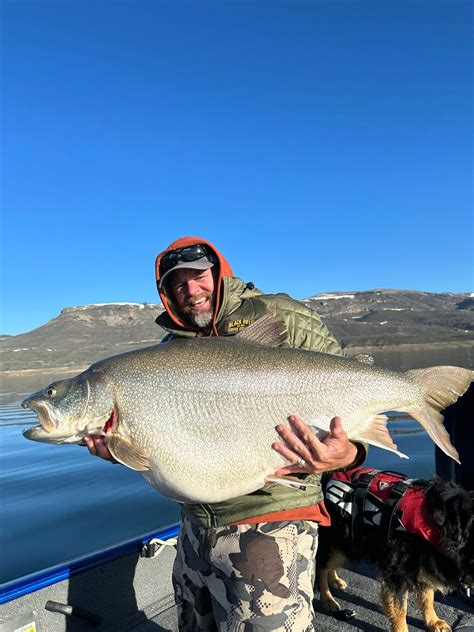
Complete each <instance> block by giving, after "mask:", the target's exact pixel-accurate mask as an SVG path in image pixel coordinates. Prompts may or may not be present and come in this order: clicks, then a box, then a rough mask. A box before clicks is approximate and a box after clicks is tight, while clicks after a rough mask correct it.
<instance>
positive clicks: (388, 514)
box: [380, 476, 410, 542]
mask: <svg viewBox="0 0 474 632" xmlns="http://www.w3.org/2000/svg"><path fill="white" fill-rule="evenodd" d="M409 487H410V481H407V477H406V476H404V478H403V479H401V480H399V481H398V483H395V484H394V485H392V488H391V490H390V496H389V497H388V498H387V500H386V501H385V503H384V510H383V511H382V517H381V520H380V528H381V533H382V534H385V537H386V541H387V542H388V541H389V540H390V536H391V532H392V523H393V518H394V516H395V514H396V512H397V508H398V505H399V503H400V500H401V499H402V498H403V496H404V495H405V493H406V491H407V489H408V488H409Z"/></svg>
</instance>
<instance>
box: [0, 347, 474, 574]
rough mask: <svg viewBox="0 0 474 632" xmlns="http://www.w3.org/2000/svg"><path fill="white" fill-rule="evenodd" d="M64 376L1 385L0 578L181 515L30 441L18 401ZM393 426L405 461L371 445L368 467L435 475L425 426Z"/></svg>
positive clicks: (131, 477)
mask: <svg viewBox="0 0 474 632" xmlns="http://www.w3.org/2000/svg"><path fill="white" fill-rule="evenodd" d="M471 353H472V352H471V351H470V350H468V349H465V350H462V351H459V350H458V351H457V352H456V353H451V354H446V352H443V354H442V356H441V357H440V355H439V354H437V353H433V352H428V353H418V354H416V353H411V354H404V355H403V357H398V356H396V355H395V357H394V356H393V355H392V354H390V353H389V354H388V356H387V355H385V356H384V355H383V354H382V353H381V354H380V355H379V356H378V357H376V361H377V364H379V365H381V366H390V367H392V368H397V366H400V367H402V368H403V369H407V368H413V367H421V366H428V365H429V364H433V365H434V364H457V365H458V366H466V367H469V368H472V367H473V366H474V358H473V357H472V355H471ZM60 377H64V376H59V375H52V374H49V375H46V376H44V377H37V376H35V377H22V378H8V379H7V378H3V379H2V384H1V387H0V457H1V462H2V469H1V472H0V479H1V480H0V489H1V498H0V529H1V565H0V566H1V570H0V583H3V582H5V581H9V580H11V579H15V578H17V577H21V576H23V575H26V574H29V573H32V572H34V571H37V570H41V569H43V568H46V567H49V566H52V565H54V564H59V563H61V562H64V561H67V560H69V559H72V558H75V557H77V556H79V555H82V554H86V553H90V552H91V551H94V550H97V549H101V548H103V547H105V546H108V545H112V544H119V543H121V542H123V541H124V540H128V539H129V538H131V537H136V536H140V535H141V534H143V533H146V532H149V531H153V530H159V529H160V528H162V527H165V526H168V525H171V524H173V523H176V522H177V521H178V520H179V508H178V506H177V504H176V503H174V502H172V501H170V500H168V499H166V498H164V497H163V496H161V495H160V494H159V493H158V492H156V491H155V490H154V489H152V488H151V487H150V486H149V485H148V484H147V483H146V482H145V481H144V480H143V478H142V477H141V475H140V474H138V473H137V472H133V471H131V470H129V469H128V468H125V467H122V466H120V465H111V464H110V463H107V462H105V461H102V460H100V459H95V458H91V457H90V455H89V453H88V452H87V450H86V449H85V448H80V447H78V446H55V445H47V444H41V443H35V442H33V441H26V440H25V439H24V438H23V436H22V430H23V429H24V428H26V427H28V426H30V425H36V423H37V422H36V418H35V416H34V415H33V413H32V412H31V411H29V410H23V409H22V408H20V406H19V403H20V402H21V400H22V399H23V398H24V397H25V396H26V395H28V394H29V393H31V392H33V391H35V390H38V389H39V388H41V387H43V386H45V385H46V384H48V383H49V382H51V381H53V380H55V379H59V378H60ZM390 417H391V421H390V425H389V428H390V432H391V434H392V436H393V437H394V440H395V442H396V443H397V444H398V447H399V449H400V450H401V451H402V452H404V453H406V454H408V455H409V456H410V459H409V460H406V459H403V460H402V459H400V458H398V457H397V456H396V455H393V454H391V453H389V452H387V451H386V450H380V449H377V448H371V449H370V453H369V458H368V461H367V465H368V466H370V467H377V468H383V469H391V470H396V471H400V472H404V473H406V474H408V475H410V476H419V477H425V476H429V475H430V474H432V473H434V470H435V465H434V448H433V443H432V442H431V440H430V439H429V438H428V437H427V435H426V434H425V432H424V431H423V430H422V429H421V428H420V426H419V425H418V424H417V423H416V422H414V421H412V420H411V419H409V418H407V417H404V416H401V415H396V414H391V415H390Z"/></svg>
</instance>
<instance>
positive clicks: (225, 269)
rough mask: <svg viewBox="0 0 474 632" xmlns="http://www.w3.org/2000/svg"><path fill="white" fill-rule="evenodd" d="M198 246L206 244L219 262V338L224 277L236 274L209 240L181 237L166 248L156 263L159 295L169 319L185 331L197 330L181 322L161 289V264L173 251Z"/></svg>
mask: <svg viewBox="0 0 474 632" xmlns="http://www.w3.org/2000/svg"><path fill="white" fill-rule="evenodd" d="M197 244H204V245H205V246H207V248H209V249H210V250H212V252H213V253H214V254H215V256H216V258H217V261H218V268H217V275H218V276H217V287H216V304H215V306H214V318H213V321H212V329H213V332H214V334H215V335H216V336H218V335H219V334H218V332H217V327H216V317H217V314H218V312H219V304H220V300H221V286H222V277H223V276H230V277H233V276H234V273H233V272H232V268H231V267H230V265H229V262H228V261H227V259H226V258H225V257H224V256H223V255H222V253H221V252H220V251H219V250H218V249H217V248H216V247H215V246H214V245H213V244H211V242H210V241H207V239H201V238H200V237H180V238H179V239H176V240H175V241H173V243H171V244H170V245H169V246H168V247H167V248H165V250H163V252H160V254H159V255H158V256H157V257H156V262H155V276H156V287H157V289H158V294H159V295H160V298H161V301H162V303H163V307H164V308H165V310H166V312H167V313H168V315H169V317H170V318H171V319H172V320H173V322H175V323H176V324H177V325H179V326H180V327H183V328H184V329H188V330H191V331H194V330H195V329H194V328H193V327H192V326H191V325H189V323H186V322H184V321H183V320H181V319H180V317H179V316H178V314H177V313H176V312H175V311H174V310H173V305H172V303H171V301H170V299H169V297H168V296H167V294H166V289H165V287H161V288H160V264H161V260H162V259H163V257H164V256H165V255H166V254H167V253H168V252H170V251H171V250H178V249H180V248H187V247H188V246H195V245H197ZM196 330H197V328H196Z"/></svg>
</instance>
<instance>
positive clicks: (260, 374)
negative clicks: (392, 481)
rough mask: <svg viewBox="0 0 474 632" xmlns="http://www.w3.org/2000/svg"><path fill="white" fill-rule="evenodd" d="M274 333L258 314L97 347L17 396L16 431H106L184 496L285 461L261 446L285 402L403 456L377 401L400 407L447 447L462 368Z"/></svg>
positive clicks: (158, 482) (210, 493) (230, 488)
mask: <svg viewBox="0 0 474 632" xmlns="http://www.w3.org/2000/svg"><path fill="white" fill-rule="evenodd" d="M280 335H281V325H280V323H279V322H278V321H275V320H274V319H273V317H264V318H263V319H260V321H257V322H256V323H254V325H251V326H250V327H248V328H247V329H246V330H245V331H244V333H243V334H240V335H238V336H233V337H227V338H193V339H185V338H181V339H174V340H172V341H170V342H167V343H164V344H158V345H155V346H153V347H148V348H145V349H140V350H138V351H131V352H129V353H123V354H120V355H116V356H112V357H110V358H106V359H104V360H101V361H99V362H96V363H95V364H93V365H92V366H91V367H90V368H89V369H87V370H86V371H84V372H83V373H81V374H80V375H78V376H76V377H73V378H71V379H66V380H61V381H58V382H53V384H51V385H49V386H48V387H46V388H45V389H43V390H42V391H39V392H38V393H35V394H34V395H31V396H30V397H28V398H27V399H25V400H24V402H23V404H22V405H23V407H25V408H31V409H32V410H34V411H35V412H36V413H37V415H38V418H39V422H40V424H41V425H40V426H36V427H33V428H30V429H28V430H26V431H25V432H24V434H25V436H26V437H27V438H28V439H33V440H35V441H43V442H46V443H62V444H69V443H84V441H83V438H84V436H85V435H86V434H100V435H106V436H107V438H108V447H109V450H110V452H111V453H112V455H113V456H114V457H115V458H116V459H117V461H119V462H120V463H123V464H124V465H126V466H128V467H130V468H132V469H134V470H138V471H140V472H142V474H143V475H144V477H145V478H146V479H147V480H148V482H150V483H151V484H152V485H153V486H154V487H155V488H156V489H158V490H159V491H160V492H162V493H163V494H165V495H166V496H170V497H171V498H174V499H175V500H178V501H189V502H217V501H221V500H226V499H230V498H234V497H236V496H239V495H241V494H247V493H249V492H252V491H254V490H256V489H259V488H261V487H262V486H263V485H264V484H265V481H266V480H267V479H268V478H271V477H272V475H273V473H274V472H275V470H277V469H278V468H280V467H282V466H283V465H285V464H286V461H285V459H284V458H283V457H282V456H281V455H279V454H278V453H277V452H275V451H274V450H273V449H272V447H271V446H272V443H273V442H274V441H276V440H278V441H279V440H280V438H279V436H278V434H277V432H276V430H275V426H276V425H277V424H281V423H286V422H287V418H288V415H290V414H294V415H298V416H299V417H301V418H302V419H304V420H305V421H306V422H307V423H308V424H310V425H311V426H312V427H313V429H314V431H315V432H316V433H317V434H318V436H319V437H320V438H322V437H324V436H325V434H326V433H327V431H328V428H329V422H330V420H331V418H332V417H334V416H335V415H339V416H340V417H341V419H342V423H343V426H344V428H345V430H346V432H347V434H348V436H349V438H350V439H353V440H360V441H365V442H367V443H369V444H371V445H375V446H379V447H380V448H385V449H387V450H391V451H392V452H396V453H397V454H399V455H400V456H404V455H402V454H401V453H400V452H398V450H397V446H396V445H395V444H394V443H393V441H392V439H391V437H390V435H389V433H388V431H387V428H386V423H387V418H386V417H385V416H383V415H382V414H381V413H383V412H384V411H388V410H396V411H401V412H405V413H408V414H409V415H410V416H411V417H413V418H414V419H416V420H417V421H419V422H420V424H421V425H422V426H423V427H424V428H425V430H426V431H427V433H428V434H429V435H430V437H431V438H432V439H433V441H434V442H435V443H436V444H437V445H438V446H439V447H440V448H441V449H442V450H443V451H444V452H446V454H448V455H449V456H451V457H452V458H454V459H456V460H457V459H458V454H457V452H456V450H455V449H454V447H453V446H452V445H451V443H450V440H449V436H448V434H447V432H446V430H445V428H444V426H443V417H442V415H441V413H440V412H439V411H440V410H442V409H443V408H445V407H446V406H448V405H449V404H451V403H453V402H454V401H456V400H457V398H458V397H459V396H460V395H462V394H463V393H464V392H465V391H466V390H467V388H468V386H469V384H470V382H471V381H472V379H473V378H474V372H473V371H470V370H468V369H462V368H458V367H450V366H445V367H431V368H428V369H417V370H412V371H406V372H405V373H397V372H394V371H388V370H385V369H380V368H376V367H372V366H368V365H367V364H363V363H361V362H358V361H355V360H350V359H347V358H341V357H337V356H331V355H326V354H321V353H315V352H312V351H304V350H299V349H287V348H281V347H274V346H270V345H271V344H278V340H279V336H280ZM256 341H258V342H256ZM262 342H263V343H266V344H261V343H262Z"/></svg>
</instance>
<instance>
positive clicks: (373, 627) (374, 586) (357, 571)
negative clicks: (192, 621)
mask: <svg viewBox="0 0 474 632" xmlns="http://www.w3.org/2000/svg"><path fill="white" fill-rule="evenodd" d="M340 575H341V576H342V577H343V578H344V579H345V580H346V581H347V582H348V583H349V587H348V589H347V590H345V591H337V590H335V591H334V596H335V597H336V599H337V601H338V602H339V603H340V605H341V606H342V607H343V608H347V609H350V610H354V611H355V612H356V614H355V616H354V617H353V618H352V619H350V620H349V621H347V622H344V621H339V620H337V619H335V618H334V617H331V616H329V615H328V614H326V612H325V611H324V610H323V609H322V608H321V606H320V604H319V601H318V595H316V599H315V602H314V607H315V611H316V629H317V630H318V631H321V632H332V631H334V632H354V631H355V630H364V631H365V632H384V631H386V630H388V629H389V625H388V619H387V618H386V617H385V615H383V614H382V611H381V608H380V605H379V603H380V600H379V584H378V582H377V580H376V579H375V569H373V568H371V567H370V566H366V565H360V566H359V567H349V566H348V567H347V568H344V569H342V570H341V573H340ZM435 610H436V613H437V614H438V616H439V617H440V618H441V619H444V620H445V621H446V622H447V623H449V625H450V626H451V628H452V629H453V630H454V629H455V628H456V627H460V626H466V625H473V626H474V609H473V608H471V607H470V606H469V605H468V604H467V603H464V602H463V601H461V600H460V599H459V598H458V597H457V596H454V595H449V596H443V595H440V594H439V593H438V594H437V595H436V603H435ZM408 627H409V629H410V630H425V627H424V625H423V617H422V614H421V610H420V609H419V607H418V605H417V604H416V601H415V600H414V599H413V598H410V600H409V606H408ZM177 630H178V627H177V622H176V611H175V608H174V606H173V605H172V604H170V607H169V608H167V609H164V610H163V611H162V612H161V613H159V614H157V615H156V616H155V617H153V618H152V620H151V621H149V622H146V623H143V624H142V625H141V626H140V627H139V628H137V629H136V632H160V631H163V632H165V631H166V632H175V631H177ZM134 632H135V631H134Z"/></svg>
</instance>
